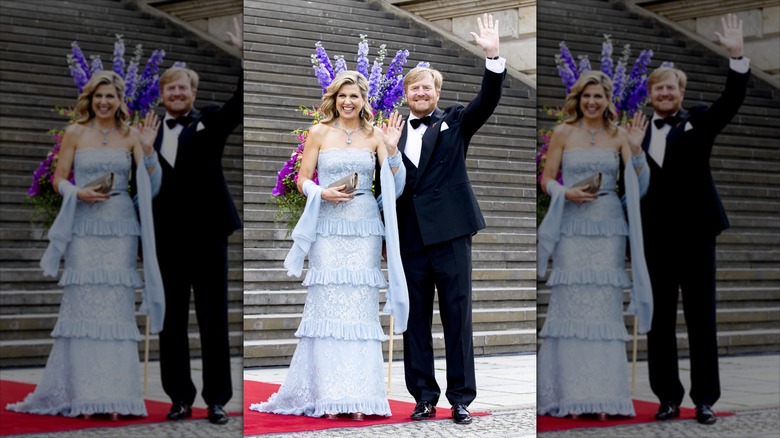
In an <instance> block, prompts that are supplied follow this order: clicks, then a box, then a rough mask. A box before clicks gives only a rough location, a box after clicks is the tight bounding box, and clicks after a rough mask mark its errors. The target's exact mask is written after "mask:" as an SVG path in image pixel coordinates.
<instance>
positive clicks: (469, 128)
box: [396, 69, 506, 253]
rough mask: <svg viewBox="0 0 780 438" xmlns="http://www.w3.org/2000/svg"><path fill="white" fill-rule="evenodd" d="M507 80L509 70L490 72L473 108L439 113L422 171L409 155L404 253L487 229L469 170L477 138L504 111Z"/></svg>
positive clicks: (401, 205) (425, 145)
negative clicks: (471, 144) (471, 148)
mask: <svg viewBox="0 0 780 438" xmlns="http://www.w3.org/2000/svg"><path fill="white" fill-rule="evenodd" d="M505 76H506V71H504V72H503V73H500V74H499V73H494V72H491V71H490V70H487V69H485V74H484V76H483V78H482V86H481V88H480V90H479V93H477V96H476V97H475V98H474V100H472V101H471V102H470V103H469V104H468V105H467V106H465V107H464V106H463V105H460V104H458V105H453V106H451V107H448V108H447V109H445V110H444V111H442V110H440V109H438V108H437V109H436V110H435V111H434V112H433V114H432V115H431V125H430V126H429V127H428V129H427V130H426V131H425V134H424V135H423V138H422V151H421V153H420V163H419V167H415V166H414V164H412V162H411V161H409V159H408V158H407V157H406V155H405V154H404V155H403V160H404V166H405V167H406V186H405V187H404V191H403V194H402V195H401V196H400V197H399V198H398V202H397V204H396V206H397V207H396V211H397V212H398V230H399V235H400V240H401V251H402V252H404V253H408V252H411V251H417V250H419V249H422V247H424V246H428V245H433V244H436V243H441V242H445V241H447V240H451V239H454V238H456V237H460V236H465V235H471V234H475V233H476V232H477V231H479V230H481V229H483V228H485V219H484V218H483V217H482V212H481V211H480V209H479V205H478V204H477V198H476V196H474V191H473V190H472V188H471V182H470V181H469V176H468V173H467V171H466V153H467V152H468V147H469V142H470V141H471V137H473V136H474V134H475V133H476V132H477V130H478V129H479V128H480V127H481V126H482V125H483V124H484V123H485V122H486V121H487V120H488V118H490V116H491V115H492V114H493V111H494V110H495V108H496V107H497V106H498V102H499V100H500V99H501V91H502V87H503V83H504V77H505ZM445 126H446V128H444V127H445ZM406 131H407V130H406V125H404V130H403V133H402V134H401V139H400V140H399V141H398V146H399V149H400V150H401V152H402V153H403V150H404V147H405V145H406V134H407V132H406Z"/></svg>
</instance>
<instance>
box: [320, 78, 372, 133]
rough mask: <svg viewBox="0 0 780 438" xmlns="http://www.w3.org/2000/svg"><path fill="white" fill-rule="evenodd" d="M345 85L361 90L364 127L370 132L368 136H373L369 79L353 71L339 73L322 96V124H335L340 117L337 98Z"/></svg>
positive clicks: (361, 115)
mask: <svg viewBox="0 0 780 438" xmlns="http://www.w3.org/2000/svg"><path fill="white" fill-rule="evenodd" d="M344 85H357V86H358V88H360V96H361V97H362V98H363V106H362V107H361V108H360V119H361V121H362V122H363V127H365V128H366V129H367V130H368V135H371V134H372V133H373V132H374V125H373V122H374V110H373V109H372V108H371V104H369V103H368V79H366V77H365V76H363V75H362V74H361V73H358V72H356V71H353V70H347V71H344V72H341V73H339V74H338V75H337V76H336V77H335V78H334V79H333V82H331V83H330V85H328V88H327V90H326V91H325V94H323V95H322V105H321V106H320V111H322V115H323V118H322V121H321V123H329V122H333V121H335V120H336V119H337V118H338V117H339V113H338V110H337V109H336V96H337V95H338V93H339V90H340V89H341V87H343V86H344Z"/></svg>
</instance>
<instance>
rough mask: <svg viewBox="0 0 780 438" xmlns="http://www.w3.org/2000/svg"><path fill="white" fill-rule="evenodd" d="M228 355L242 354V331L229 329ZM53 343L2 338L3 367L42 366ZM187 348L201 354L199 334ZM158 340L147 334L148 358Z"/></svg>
mask: <svg viewBox="0 0 780 438" xmlns="http://www.w3.org/2000/svg"><path fill="white" fill-rule="evenodd" d="M228 336H229V345H230V355H231V356H242V355H243V351H244V347H243V341H242V339H241V337H242V332H241V331H240V330H239V331H231V332H229V333H228ZM52 345H54V339H52V338H49V339H32V340H31V339H21V340H2V341H0V361H1V362H2V363H3V367H19V366H44V365H46V360H47V358H48V357H49V352H50V351H51V347H52ZM189 348H190V356H191V357H200V356H201V355H202V352H201V346H200V335H199V334H197V333H189ZM159 351H160V342H159V338H158V336H157V335H150V336H149V358H150V360H159V358H160V355H159ZM138 353H139V355H140V357H141V360H143V353H144V342H139V343H138Z"/></svg>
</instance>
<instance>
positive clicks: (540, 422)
mask: <svg viewBox="0 0 780 438" xmlns="http://www.w3.org/2000/svg"><path fill="white" fill-rule="evenodd" d="M633 402H634V410H635V411H636V416H635V417H616V418H612V417H610V418H609V419H608V420H607V421H599V420H596V419H595V418H583V417H580V418H578V419H576V420H574V419H571V418H558V417H551V416H548V415H544V416H537V417H536V431H537V432H551V431H553V430H567V429H579V428H585V427H613V426H623V425H626V424H639V423H650V422H652V421H656V420H655V412H656V411H657V410H658V403H657V402H647V401H643V400H633ZM715 415H717V416H718V417H725V416H729V415H734V413H732V412H716V413H715ZM694 418H696V413H695V411H694V410H693V409H692V408H680V418H679V420H692V419H694Z"/></svg>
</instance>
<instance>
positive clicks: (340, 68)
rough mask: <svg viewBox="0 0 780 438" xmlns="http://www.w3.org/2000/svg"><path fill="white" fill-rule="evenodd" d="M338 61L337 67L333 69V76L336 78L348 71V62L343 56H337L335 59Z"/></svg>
mask: <svg viewBox="0 0 780 438" xmlns="http://www.w3.org/2000/svg"><path fill="white" fill-rule="evenodd" d="M333 58H334V59H335V60H336V65H335V66H334V67H333V74H335V75H336V76H338V75H339V73H342V72H344V71H346V70H347V61H346V60H345V59H344V57H343V56H339V55H336V56H334V57H333Z"/></svg>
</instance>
